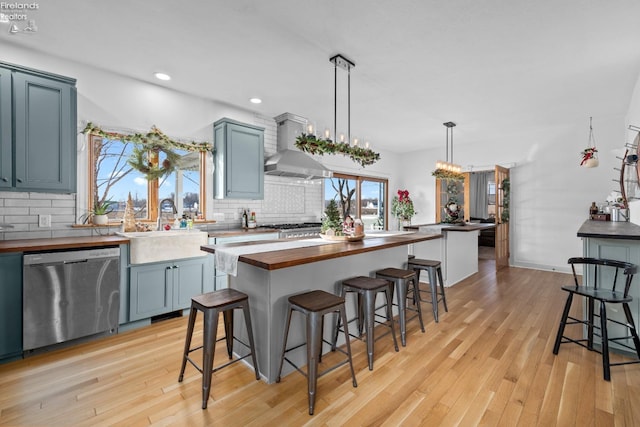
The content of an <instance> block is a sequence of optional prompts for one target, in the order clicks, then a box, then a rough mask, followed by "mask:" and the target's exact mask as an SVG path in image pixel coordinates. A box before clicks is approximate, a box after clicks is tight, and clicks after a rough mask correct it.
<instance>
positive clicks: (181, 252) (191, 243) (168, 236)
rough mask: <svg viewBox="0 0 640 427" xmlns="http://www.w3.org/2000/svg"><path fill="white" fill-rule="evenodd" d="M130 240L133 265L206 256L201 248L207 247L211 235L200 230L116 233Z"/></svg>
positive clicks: (130, 256)
mask: <svg viewBox="0 0 640 427" xmlns="http://www.w3.org/2000/svg"><path fill="white" fill-rule="evenodd" d="M116 234H118V235H120V236H123V237H126V238H128V239H129V260H130V262H131V264H144V263H147V262H159V261H168V260H174V259H184V258H193V257H198V256H205V255H206V253H204V252H202V251H201V250H200V246H202V245H206V244H207V241H208V237H209V234H208V233H206V232H204V231H199V230H185V231H178V230H170V231H146V232H129V233H116Z"/></svg>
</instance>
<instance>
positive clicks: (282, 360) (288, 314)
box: [276, 306, 293, 383]
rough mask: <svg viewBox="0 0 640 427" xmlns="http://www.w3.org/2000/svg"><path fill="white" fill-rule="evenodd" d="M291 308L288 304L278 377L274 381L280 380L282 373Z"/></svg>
mask: <svg viewBox="0 0 640 427" xmlns="http://www.w3.org/2000/svg"><path fill="white" fill-rule="evenodd" d="M292 311H293V309H292V308H291V306H289V310H287V319H286V320H285V326H284V336H283V337H282V353H281V355H280V368H279V369H278V377H277V378H276V382H277V383H279V382H280V375H282V364H283V363H284V353H285V351H286V350H287V338H288V336H289V324H290V323H291V312H292Z"/></svg>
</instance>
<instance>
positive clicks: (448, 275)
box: [405, 223, 495, 286]
mask: <svg viewBox="0 0 640 427" xmlns="http://www.w3.org/2000/svg"><path fill="white" fill-rule="evenodd" d="M405 228H406V229H409V230H411V229H413V230H419V231H420V232H423V233H441V234H442V239H440V240H436V241H433V242H429V243H428V244H422V245H414V247H413V255H415V256H416V258H425V259H433V260H438V261H440V262H442V278H443V280H444V285H445V286H453V285H455V284H456V283H458V282H460V281H462V280H463V279H465V278H467V277H469V276H471V275H472V274H475V273H477V272H478V234H479V233H480V231H481V230H486V229H490V228H495V224H489V223H463V224H418V225H411V226H409V227H405Z"/></svg>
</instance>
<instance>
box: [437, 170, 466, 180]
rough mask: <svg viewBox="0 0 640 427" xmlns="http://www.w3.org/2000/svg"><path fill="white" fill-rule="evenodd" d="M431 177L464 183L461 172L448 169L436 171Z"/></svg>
mask: <svg viewBox="0 0 640 427" xmlns="http://www.w3.org/2000/svg"><path fill="white" fill-rule="evenodd" d="M431 175H433V176H435V177H436V178H438V179H444V180H446V181H464V175H463V174H462V173H460V172H453V171H450V170H446V169H436V170H434V171H433V172H431Z"/></svg>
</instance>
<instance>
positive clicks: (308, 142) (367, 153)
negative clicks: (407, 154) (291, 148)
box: [295, 133, 380, 167]
mask: <svg viewBox="0 0 640 427" xmlns="http://www.w3.org/2000/svg"><path fill="white" fill-rule="evenodd" d="M295 146H296V147H297V148H299V149H300V150H302V151H305V152H307V153H309V154H319V155H321V156H322V155H324V154H342V155H345V156H349V158H350V159H351V160H353V161H354V162H356V163H360V165H362V167H364V166H367V165H372V164H374V163H375V162H377V161H378V160H380V154H378V153H376V152H374V151H373V150H371V149H370V148H363V147H359V146H357V145H355V146H351V145H349V144H348V143H344V142H342V143H341V142H333V141H332V140H330V139H322V138H316V136H315V135H312V134H306V133H303V134H302V135H300V136H298V137H297V138H296V142H295Z"/></svg>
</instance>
